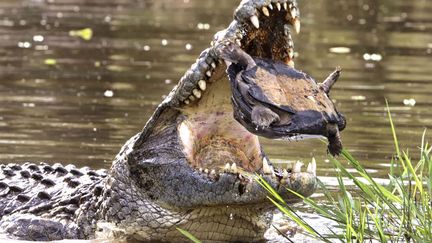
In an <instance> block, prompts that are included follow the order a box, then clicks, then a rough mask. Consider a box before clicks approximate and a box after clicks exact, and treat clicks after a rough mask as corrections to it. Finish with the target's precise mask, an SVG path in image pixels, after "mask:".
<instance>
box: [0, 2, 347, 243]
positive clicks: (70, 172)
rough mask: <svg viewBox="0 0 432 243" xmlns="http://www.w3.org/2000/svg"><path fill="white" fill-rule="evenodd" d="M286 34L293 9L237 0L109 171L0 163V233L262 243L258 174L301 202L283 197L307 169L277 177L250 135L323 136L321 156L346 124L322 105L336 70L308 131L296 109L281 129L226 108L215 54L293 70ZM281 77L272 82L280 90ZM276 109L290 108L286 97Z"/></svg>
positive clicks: (306, 176) (228, 84)
mask: <svg viewBox="0 0 432 243" xmlns="http://www.w3.org/2000/svg"><path fill="white" fill-rule="evenodd" d="M289 25H292V26H293V27H294V29H295V30H296V31H299V30H300V18H299V11H298V8H297V4H296V2H295V1H286V0H279V1H278V0H272V1H268V0H267V1H266V0H249V1H242V2H241V3H240V6H239V7H238V8H237V10H236V11H235V14H234V20H233V22H232V23H231V24H230V26H229V27H228V28H227V29H225V30H223V31H220V32H218V33H217V34H216V35H215V39H214V40H213V42H212V46H211V47H210V48H208V49H206V50H204V51H203V52H202V53H201V55H200V56H199V58H198V59H197V61H196V63H194V64H193V65H192V66H191V68H190V69H189V70H188V71H187V72H186V74H185V75H184V76H183V77H182V78H181V80H180V82H179V83H178V85H177V86H176V87H175V88H174V89H173V91H172V92H171V93H170V94H169V95H168V97H167V98H166V99H165V100H164V101H163V102H162V103H161V104H160V105H159V106H158V107H157V109H156V111H155V112H154V114H153V116H152V117H151V118H150V119H149V121H148V122H147V124H146V125H145V127H144V129H143V131H142V132H140V133H138V134H137V135H136V136H134V137H132V138H131V139H130V140H129V141H128V142H126V144H125V145H124V146H123V148H122V149H121V151H120V153H119V154H118V155H117V156H116V158H115V160H114V162H113V165H112V167H111V169H110V171H109V173H108V174H105V172H100V171H99V172H95V171H91V170H88V169H76V168H74V167H70V166H69V167H63V166H61V165H55V166H49V165H46V164H44V165H38V166H36V165H33V164H25V165H22V166H19V165H12V164H9V165H6V166H3V167H2V168H1V170H2V172H3V177H0V181H1V182H0V216H1V220H0V233H3V234H7V235H8V236H9V237H11V238H16V239H24V240H58V239H92V238H99V237H114V238H134V239H138V240H144V241H171V242H183V241H186V238H184V236H183V235H181V234H180V233H179V231H178V230H177V227H178V228H182V229H184V230H187V231H189V232H190V233H192V234H193V235H195V236H196V237H197V238H198V239H200V240H202V241H204V242H254V241H260V240H262V239H263V235H264V232H265V231H266V230H267V229H268V227H269V224H270V221H271V211H272V209H273V206H272V205H271V204H270V203H269V201H268V199H267V198H266V196H267V195H266V192H265V191H264V190H263V189H262V188H261V187H260V186H259V185H258V183H257V182H256V181H255V178H256V176H257V174H258V175H261V176H262V177H263V178H264V179H265V180H266V181H267V182H268V183H269V184H271V185H272V186H273V187H274V188H275V189H276V190H277V191H278V192H279V193H280V194H281V196H282V197H283V198H284V199H285V200H286V201H287V202H295V201H298V200H299V199H298V198H297V197H296V196H294V195H293V194H291V193H289V192H288V190H287V189H286V188H289V189H291V190H294V191H296V192H298V193H300V194H302V195H304V196H309V195H311V194H312V193H313V192H314V190H315V187H316V173H315V171H316V163H315V161H313V162H312V163H310V164H309V165H308V167H307V169H306V171H302V169H301V167H302V164H301V163H296V164H295V165H293V167H292V169H288V170H287V169H279V168H275V167H274V166H273V165H272V164H271V162H270V161H269V159H268V158H267V157H266V156H265V154H264V152H263V151H262V149H261V146H260V143H259V141H258V137H257V136H256V134H259V135H268V136H270V137H277V138H286V137H292V136H302V135H322V136H326V137H327V138H328V139H329V141H330V144H331V145H332V146H331V147H329V151H330V152H332V153H334V154H337V153H338V152H340V149H341V144H340V135H339V131H340V130H342V129H343V127H344V124H345V120H344V119H343V117H342V116H341V115H340V114H339V113H338V112H337V111H336V109H335V108H334V106H333V103H332V102H331V100H329V97H328V93H329V90H330V88H331V86H332V85H333V83H334V82H335V81H336V79H337V76H338V74H339V73H338V72H337V73H335V74H332V75H330V76H329V78H328V79H327V80H326V82H324V83H322V84H316V85H318V86H319V89H317V88H313V90H315V91H316V92H317V93H320V94H321V95H320V96H316V94H314V95H315V96H314V95H312V94H311V95H312V96H314V97H315V99H317V101H316V102H323V103H325V104H329V106H327V107H326V109H325V111H323V110H320V109H321V108H316V109H317V110H316V113H317V114H318V113H319V114H324V113H325V114H326V116H324V115H323V117H332V119H333V120H334V121H332V122H329V121H327V120H326V119H321V118H320V119H319V123H320V124H319V126H314V127H315V128H316V127H319V129H315V130H310V129H309V128H310V124H308V123H310V122H311V119H309V120H307V121H308V122H305V121H304V120H302V119H303V118H305V119H306V118H307V117H306V116H302V114H303V113H298V114H297V113H296V109H294V110H293V111H292V112H291V113H290V114H289V115H290V116H292V117H297V118H298V119H293V120H292V121H291V123H294V124H292V125H295V127H296V128H298V129H296V130H295V129H294V130H290V129H285V130H283V131H281V130H280V128H281V127H282V126H285V125H286V126H288V122H287V120H286V119H285V120H284V119H283V118H284V117H287V116H288V115H287V114H288V113H284V112H285V111H284V112H282V111H280V110H279V108H278V107H277V106H273V105H272V106H270V105H269V104H266V103H265V102H261V101H260V102H258V101H257V102H255V103H253V104H252V103H251V104H248V105H245V106H237V105H236V103H235V102H234V103H233V102H232V100H231V97H233V100H234V98H235V97H234V96H233V90H232V87H233V86H232V85H233V84H235V83H236V82H237V81H236V79H234V80H229V79H228V77H227V74H226V72H225V70H226V69H227V66H226V64H225V62H224V60H225V61H227V62H228V61H230V60H227V58H224V57H223V56H221V53H220V52H219V51H218V48H219V47H220V46H221V45H227V44H231V45H236V46H237V47H241V50H242V51H243V52H244V53H247V55H248V56H251V57H253V58H260V60H262V61H261V63H264V64H265V63H266V61H265V60H268V62H270V61H272V62H280V63H284V64H283V65H289V66H291V67H292V66H294V62H293V58H294V51H293V48H294V44H293V41H292V39H291V35H290V30H289V27H288V26H289ZM237 57H238V56H237ZM231 61H233V60H231ZM234 61H237V62H239V60H237V59H236V60H234ZM257 63H260V62H257ZM277 65H282V64H277ZM292 70H294V69H292ZM244 71H245V72H246V71H247V70H244ZM296 72H297V73H299V72H298V71H296ZM257 77H258V79H256V80H254V85H255V86H254V87H256V88H258V90H261V91H262V92H264V93H265V94H266V95H267V97H271V96H273V95H274V93H272V91H269V90H268V89H266V87H265V81H263V80H260V79H259V76H257ZM302 77H305V79H307V80H308V83H307V85H308V86H311V85H312V86H314V85H315V83H311V82H309V81H311V80H312V79H308V78H306V76H302ZM290 80H291V79H287V80H282V81H283V82H282V81H280V82H279V83H280V84H281V85H285V86H284V87H286V86H287V85H286V84H289V82H291V81H290ZM292 80H294V79H292ZM287 82H288V83H287ZM288 86H289V85H288ZM314 87H315V86H314ZM236 97H237V98H238V99H237V100H242V99H243V98H244V97H243V96H242V95H240V96H236ZM296 97H297V96H296ZM281 99H282V98H281ZM281 99H279V100H278V101H281ZM302 99H309V100H310V97H309V96H308V94H306V95H305V94H299V95H298V97H297V99H295V100H296V102H297V101H299V102H301V101H302ZM285 101H286V100H285ZM285 105H287V106H290V105H294V104H293V102H291V103H290V101H289V99H288V101H287V102H286V104H285ZM284 107H286V106H284ZM296 107H297V108H298V107H299V106H296ZM310 107H319V106H310ZM240 108H242V109H243V108H244V109H246V110H247V109H249V108H251V109H255V108H256V112H255V113H254V115H253V117H254V118H253V119H252V118H250V117H252V116H250V117H249V116H244V117H241V116H235V114H236V113H238V110H239V109H240ZM297 110H298V109H297ZM300 110H301V109H300ZM271 112H273V113H277V115H278V117H279V120H278V122H279V123H276V122H274V121H273V120H272V121H273V122H272V123H271V124H270V123H269V122H267V123H266V122H265V120H266V119H264V118H265V116H266V115H268V114H272V113H271ZM234 116H235V117H234ZM302 117H303V118H302ZM309 118H310V117H309ZM250 119H252V120H253V121H251V120H250ZM256 120H259V121H261V120H263V122H262V123H266V128H265V129H264V130H263V129H259V130H256V131H255V130H253V129H250V127H249V125H251V124H252V123H253V124H254V125H256V124H257V121H256ZM258 123H259V122H258ZM259 124H261V123H259ZM278 124H279V125H278ZM278 129H279V130H278ZM263 131H265V134H264V133H261V132H263Z"/></svg>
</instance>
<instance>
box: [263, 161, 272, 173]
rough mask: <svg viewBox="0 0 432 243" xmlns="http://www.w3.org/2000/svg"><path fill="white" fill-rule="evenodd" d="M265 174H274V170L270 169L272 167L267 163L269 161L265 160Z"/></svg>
mask: <svg viewBox="0 0 432 243" xmlns="http://www.w3.org/2000/svg"><path fill="white" fill-rule="evenodd" d="M263 172H264V174H271V173H272V172H273V170H272V168H270V165H269V164H268V162H267V159H266V158H264V159H263Z"/></svg>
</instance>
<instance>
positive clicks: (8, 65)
mask: <svg viewBox="0 0 432 243" xmlns="http://www.w3.org/2000/svg"><path fill="white" fill-rule="evenodd" d="M237 4H238V2H237V1H234V2H233V1H231V0H221V1H198V0H190V1H189V0H184V1H168V0H163V1H148V0H141V1H132V0H121V1H115V2H107V1H102V0H99V1H96V0H94V1H84V0H81V1H77V0H73V1H72V0H57V1H38V0H33V1H2V2H1V3H0V32H1V35H0V54H1V55H0V104H1V105H0V144H1V146H0V160H1V161H18V162H19V161H28V160H30V161H40V160H44V161H50V162H64V163H75V164H78V165H92V167H105V168H107V167H109V164H110V162H111V160H112V159H113V157H114V156H115V154H116V153H117V152H118V150H119V148H120V146H121V145H122V144H123V143H124V142H125V141H126V140H127V139H128V138H129V137H130V136H132V135H133V134H134V133H136V132H138V131H139V130H140V129H141V128H142V126H143V125H144V123H145V121H146V120H147V119H148V117H149V116H150V114H151V113H152V111H153V110H154V108H155V107H156V105H157V104H158V103H159V102H161V100H162V99H163V97H164V96H165V95H167V94H168V92H169V91H170V90H171V89H172V87H173V86H174V85H175V83H176V82H177V80H178V79H179V77H180V76H181V75H182V74H183V73H184V71H185V70H186V69H187V68H188V67H189V66H190V65H191V63H193V62H194V60H195V58H196V57H197V55H198V54H199V53H200V52H201V50H203V49H204V48H206V47H207V46H208V44H209V41H210V40H211V39H212V36H213V34H214V33H215V32H216V31H218V30H220V29H222V28H224V27H225V26H226V25H227V24H228V23H229V22H230V21H231V18H232V12H233V9H234V7H235V6H236V5H237ZM300 5H301V10H302V23H303V26H302V33H301V34H300V35H295V36H294V41H295V44H296V51H297V52H298V57H297V68H299V69H302V70H305V71H306V72H308V73H310V74H311V75H313V76H314V77H315V78H317V79H321V80H322V79H324V78H325V76H326V75H327V74H328V73H330V72H331V71H332V70H333V69H334V67H335V66H342V68H343V70H344V71H343V77H342V79H341V81H340V82H339V83H338V84H337V85H336V86H335V88H334V90H333V91H332V98H333V99H335V100H336V101H337V104H338V106H339V109H340V110H341V111H343V112H344V113H345V115H346V117H347V120H348V127H347V129H346V130H345V131H344V132H343V141H344V145H345V147H346V148H348V149H349V150H350V151H351V152H352V153H353V154H354V155H355V156H356V157H357V158H358V159H359V160H360V161H363V162H365V163H367V167H368V168H369V169H373V171H372V172H375V174H376V176H377V177H379V176H385V175H386V174H387V170H388V168H387V164H386V163H387V162H388V161H389V160H390V158H391V156H392V153H393V144H392V138H391V135H390V128H389V125H388V119H387V118H386V110H385V99H387V100H388V102H389V105H390V107H391V108H392V113H393V115H394V121H395V123H396V126H397V128H398V133H399V139H400V141H402V143H403V146H407V147H409V148H410V149H411V151H412V153H411V154H412V155H413V156H416V155H417V145H418V144H419V143H420V138H421V134H422V132H423V130H424V128H427V127H430V126H431V125H430V124H432V111H431V109H430V106H431V102H432V101H431V100H430V98H429V97H430V94H431V90H432V82H430V81H431V74H432V69H431V68H430V60H431V54H432V16H431V15H430V12H431V11H432V6H431V5H430V4H427V1H426V0H416V1H402V0H396V1H384V0H383V1H372V0H362V1H330V0H318V1H314V2H305V1H301V2H300ZM84 28H90V29H91V30H92V31H93V37H92V39H91V40H88V41H86V40H84V39H82V38H81V37H79V36H76V35H75V36H71V35H70V31H71V30H82V29H84ZM429 137H430V136H429ZM263 143H264V146H265V150H266V151H267V153H268V154H269V156H270V157H271V158H273V159H275V160H277V161H282V159H286V158H289V159H291V160H297V159H303V160H306V161H308V160H310V157H311V156H315V157H317V160H318V162H319V165H318V168H319V171H318V174H319V175H322V176H331V175H333V169H332V166H331V164H330V163H326V162H325V158H326V154H325V147H326V146H325V145H324V144H323V143H322V142H320V141H313V140H307V141H302V142H293V143H289V144H287V143H286V142H277V141H269V140H263Z"/></svg>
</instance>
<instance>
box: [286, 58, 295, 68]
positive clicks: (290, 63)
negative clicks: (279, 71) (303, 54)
mask: <svg viewBox="0 0 432 243" xmlns="http://www.w3.org/2000/svg"><path fill="white" fill-rule="evenodd" d="M287 65H288V66H290V67H292V68H293V67H294V62H293V61H292V60H291V61H289V62H288V63H287Z"/></svg>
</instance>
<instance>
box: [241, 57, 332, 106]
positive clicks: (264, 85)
mask: <svg viewBox="0 0 432 243" xmlns="http://www.w3.org/2000/svg"><path fill="white" fill-rule="evenodd" d="M254 60H255V62H256V64H257V66H255V67H254V68H252V69H249V70H245V71H243V72H242V71H241V75H240V76H239V77H238V78H241V79H242V80H243V82H245V83H248V84H249V85H250V88H249V91H248V95H249V96H250V97H251V98H252V99H254V100H255V101H256V102H259V103H261V104H264V105H265V106H270V107H272V108H278V109H280V110H282V111H286V112H290V113H296V112H300V111H306V110H313V111H320V112H325V113H329V114H330V113H332V112H334V105H333V102H332V101H331V100H330V99H329V98H328V96H327V94H326V93H325V92H323V91H322V90H320V88H319V86H318V84H317V82H316V81H315V80H314V79H313V78H311V77H310V76H309V75H307V74H306V73H303V72H300V71H298V70H296V69H294V68H292V67H290V66H287V65H286V64H284V63H281V62H275V61H273V60H269V59H265V60H264V59H259V58H254ZM238 81H240V82H241V80H238Z"/></svg>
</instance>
